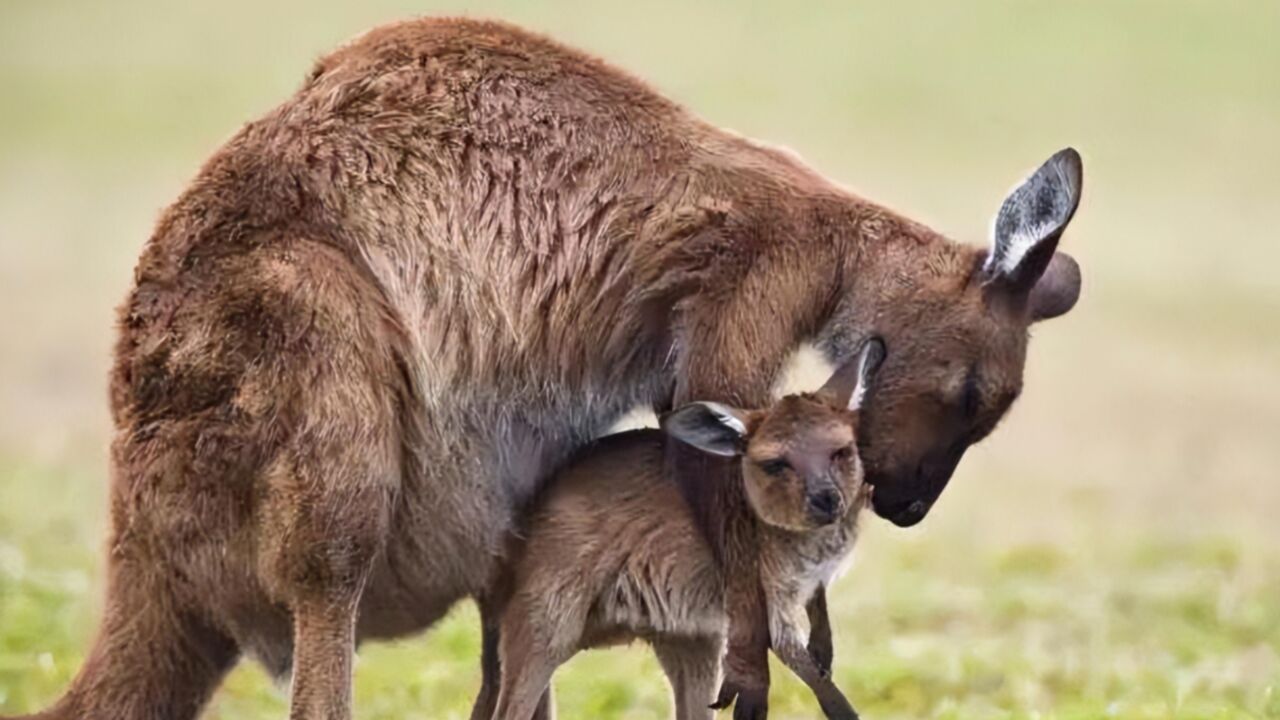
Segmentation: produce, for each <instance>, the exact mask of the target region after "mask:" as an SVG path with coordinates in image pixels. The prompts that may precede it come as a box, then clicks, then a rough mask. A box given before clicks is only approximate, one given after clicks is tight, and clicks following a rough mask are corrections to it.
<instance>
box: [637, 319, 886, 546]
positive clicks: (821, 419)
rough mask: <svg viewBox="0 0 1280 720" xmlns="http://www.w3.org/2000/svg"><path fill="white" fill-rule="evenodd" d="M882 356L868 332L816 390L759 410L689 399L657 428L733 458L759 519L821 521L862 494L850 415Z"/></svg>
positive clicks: (854, 419)
mask: <svg viewBox="0 0 1280 720" xmlns="http://www.w3.org/2000/svg"><path fill="white" fill-rule="evenodd" d="M884 356H885V347H884V343H883V342H881V341H880V340H879V339H878V338H871V339H869V340H867V341H866V342H864V343H863V345H862V348H861V349H860V350H859V352H858V353H857V355H856V356H855V357H854V358H853V359H852V360H850V361H849V362H847V363H846V364H845V365H844V366H843V367H841V368H839V369H838V370H836V371H835V373H834V374H833V375H832V376H831V378H830V379H829V380H828V381H827V383H826V384H825V385H823V387H822V389H821V390H819V391H817V392H816V393H806V394H803V395H788V396H786V397H784V398H782V399H781V400H778V401H777V402H775V403H774V404H773V405H771V406H770V407H768V408H765V409H760V410H742V409H739V408H733V407H729V406H727V405H722V404H720V403H713V402H695V403H690V404H688V405H685V406H684V407H681V408H679V409H677V410H676V411H674V412H672V413H671V414H670V415H667V416H666V417H665V418H663V422H662V427H663V429H664V430H665V431H666V432H667V433H668V434H670V435H671V436H673V437H675V438H677V439H679V440H681V441H683V442H685V443H688V444H689V445H692V446H694V447H696V448H698V449H700V450H703V451H705V452H708V453H712V454H714V455H721V456H726V457H740V458H741V462H742V479H743V482H744V483H745V486H746V494H747V500H748V502H750V504H751V508H752V510H753V511H754V512H755V513H756V515H757V516H758V517H759V518H760V519H761V520H762V521H764V522H766V523H768V524H770V525H774V526H777V527H782V528H786V529H789V530H795V531H804V530H811V529H814V528H818V527H822V526H824V525H829V524H831V523H833V522H836V521H837V520H839V519H840V518H843V517H844V516H845V515H846V514H847V513H848V512H849V511H850V510H854V509H856V508H857V505H858V503H859V502H860V500H861V498H860V495H861V494H862V493H863V492H864V487H863V471H862V462H861V460H860V459H859V457H858V450H857V436H858V418H859V415H860V411H861V410H862V404H863V402H864V401H865V399H866V397H867V391H868V389H869V387H870V385H871V382H872V377H873V376H874V375H875V373H876V371H877V369H878V368H879V366H880V365H881V363H882V361H883V359H884Z"/></svg>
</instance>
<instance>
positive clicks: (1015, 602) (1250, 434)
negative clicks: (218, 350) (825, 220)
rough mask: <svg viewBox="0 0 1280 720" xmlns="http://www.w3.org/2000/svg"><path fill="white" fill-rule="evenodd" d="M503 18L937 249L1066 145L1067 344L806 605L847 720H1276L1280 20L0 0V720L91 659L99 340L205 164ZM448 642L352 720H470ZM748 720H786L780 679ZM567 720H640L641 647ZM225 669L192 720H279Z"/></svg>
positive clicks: (415, 659) (658, 686)
mask: <svg viewBox="0 0 1280 720" xmlns="http://www.w3.org/2000/svg"><path fill="white" fill-rule="evenodd" d="M444 12H449V13H465V14H471V15H490V16H497V17H502V18H507V19H510V20H513V21H516V22H519V23H521V24H524V25H527V26H530V27H533V28H537V29H541V30H544V31H547V32H549V33H551V34H553V35H554V36H556V37H558V38H560V39H562V40H564V41H566V42H569V43H571V44H574V45H578V46H581V47H583V48H586V49H588V50H590V51H593V52H595V53H596V54H599V55H601V56H604V57H606V58H608V59H610V60H612V61H613V62H614V63H616V64H618V65H621V66H622V67H625V68H628V69H630V70H632V71H634V72H635V73H637V74H639V75H641V76H642V77H645V78H647V79H649V80H650V81H652V83H653V84H654V86H656V87H657V88H658V89H660V90H661V91H663V92H665V93H667V94H669V95H671V96H673V97H674V98H676V99H678V100H680V101H682V102H684V103H686V104H687V105H688V106H689V107H691V108H692V109H694V110H695V111H696V112H697V113H699V114H701V115H703V116H705V117H707V118H708V119H710V120H711V121H713V122H716V123H718V124H721V125H723V126H726V127H730V128H733V129H735V130H738V131H740V132H743V133H746V134H749V135H752V136H755V137H758V138H761V139H765V140H768V141H770V142H775V143H780V144H784V145H788V146H790V147H792V148H794V149H796V150H797V151H798V152H800V153H801V154H802V155H804V156H805V157H806V158H807V159H808V160H809V162H811V163H812V164H813V165H814V166H816V167H817V168H818V169H820V170H821V171H823V172H825V173H827V174H829V175H830V176H832V177H833V178H835V179H837V180H839V181H841V182H843V183H846V184H848V185H850V186H851V187H853V188H855V189H857V190H858V191H859V192H860V193H862V194H864V195H866V196H869V197H871V198H874V199H877V200H880V201H882V202H884V203H886V204H888V205H890V206H892V207H895V208H897V209H899V210H902V211H904V212H906V213H907V214H910V215H912V216H914V217H916V218H918V219H920V220H923V221H925V222H928V223H930V224H932V225H934V226H935V227H937V228H939V229H941V230H943V231H945V232H947V233H949V234H950V235H951V236H953V237H955V238H957V239H960V240H964V241H967V242H974V243H981V242H985V240H986V229H987V225H988V223H989V220H990V217H991V216H992V214H993V213H994V211H995V209H996V207H997V206H998V204H999V202H1000V200H1001V199H1002V197H1003V195H1004V192H1005V191H1006V190H1007V189H1008V188H1009V187H1010V186H1011V184H1012V183H1013V182H1015V181H1016V180H1017V179H1019V178H1020V177H1021V176H1022V175H1023V174H1024V173H1025V172H1027V171H1029V170H1030V169H1031V168H1032V167H1034V166H1035V165H1037V164H1038V163H1039V162H1040V161H1041V160H1043V159H1044V158H1045V157H1047V156H1048V155H1049V154H1050V153H1051V152H1053V151H1055V150H1057V149H1058V148H1060V147H1062V146H1065V145H1068V144H1070V145H1074V146H1076V147H1078V148H1079V149H1080V150H1081V151H1082V153H1083V154H1084V157H1085V165H1086V183H1085V199H1084V203H1083V205H1082V208H1081V210H1080V212H1079V213H1078V215H1077V216H1076V221H1075V222H1074V223H1073V225H1072V227H1071V230H1070V231H1069V232H1068V234H1067V237H1066V238H1065V240H1064V244H1063V248H1064V249H1066V250H1068V251H1069V252H1071V253H1073V254H1074V255H1075V256H1076V257H1077V258H1078V259H1079V260H1080V263H1081V265H1082V266H1083V268H1084V274H1085V290H1084V295H1083V298H1082V300H1081V302H1080V304H1079V306H1078V307H1077V308H1076V310H1075V311H1073V312H1072V313H1071V314H1070V315H1068V316H1066V317H1065V318H1063V319H1061V320H1056V321H1053V322H1051V323H1046V324H1045V325H1044V326H1043V327H1036V328H1035V334H1036V339H1035V341H1034V342H1033V344H1032V349H1031V358H1030V364H1029V367H1028V370H1027V391H1026V393H1025V394H1024V396H1023V399H1022V400H1021V401H1020V402H1019V404H1018V406H1017V407H1016V409H1015V410H1014V412H1013V413H1012V416H1011V417H1010V418H1009V420H1008V421H1007V422H1006V424H1005V425H1004V426H1003V427H1002V428H1001V429H1000V430H999V431H998V432H997V433H996V434H995V436H993V437H992V438H991V439H990V440H988V441H987V442H985V443H984V444H983V445H981V446H979V447H978V448H976V449H975V450H974V451H973V452H971V454H970V456H969V458H968V459H967V460H966V461H965V462H964V464H963V465H962V466H961V468H960V472H959V474H958V475H957V477H956V478H955V480H954V481H953V482H952V485H951V488H950V489H949V490H948V491H947V493H946V494H945V495H944V496H943V500H942V502H941V503H940V505H939V506H938V507H937V508H936V510H935V511H934V512H933V513H932V514H931V516H930V519H929V521H928V522H926V523H924V525H923V526H922V527H919V528H916V529H912V530H909V531H900V530H896V529H894V528H891V527H889V526H888V525H887V524H885V523H882V522H878V521H873V522H868V523H867V524H868V526H869V532H868V534H867V537H866V540H865V541H864V542H863V543H862V544H861V545H860V547H859V549H858V561H857V563H856V564H855V567H854V569H853V570H852V571H851V572H850V573H849V574H848V575H847V576H845V578H844V579H843V580H841V581H840V582H839V583H838V585H837V586H836V587H835V589H834V592H833V602H834V612H835V614H836V616H837V617H836V619H835V621H836V627H837V632H838V636H837V671H836V675H837V678H838V680H839V681H840V683H841V684H842V685H843V686H844V687H845V688H846V689H847V690H848V691H849V692H850V695H851V697H852V698H853V700H854V702H855V704H856V705H857V706H858V707H859V708H860V709H861V710H862V711H863V713H864V714H865V716H867V717H869V718H922V717H937V718H1094V717H1103V716H1107V717H1120V718H1166V717H1179V718H1257V717H1264V718H1280V543H1278V542H1277V540H1278V539H1280V522H1278V521H1277V519H1276V517H1277V515H1280V472H1278V470H1277V468H1280V279H1278V278H1280V273H1278V272H1277V269H1276V263H1280V220H1278V216H1280V204H1278V203H1277V197H1278V196H1280V41H1278V40H1277V38H1280V3H1276V2H1270V1H1266V2H1264V1H1262V0H1259V1H1257V2H1243V1H1241V2H1235V1H1226V2H1207V1H1202V2H1197V1H1192V0H1183V1H1180V2H1103V1H1093V2H1057V3H1048V2H996V1H994V0H984V1H983V2H966V3H946V4H943V3H934V2H923V1H922V0H911V1H908V2H896V3H865V2H858V3H850V2H845V3H829V4H824V3H784V2H777V3H737V2H735V3H730V2H722V3H698V4H694V3H686V2H676V1H674V0H660V1H658V2H645V3H618V4H608V5H606V4H603V3H591V2H572V1H570V0H556V1H554V2H517V1H515V0H512V1H511V2H506V3H475V4H464V3H452V4H448V5H445V4H432V3H428V2H422V3H408V2H389V1H378V2H361V3H354V2H353V3H336V2H334V3H316V2H301V1H300V0H298V1H291V2H262V1H259V2H245V1H243V0H223V1H221V2H216V3H173V2H164V1H161V0H131V1H129V2H111V3H101V2H88V1H87V0H82V1H81V2H65V1H63V0H0V334H2V336H3V339H0V712H3V713H6V714H12V713H14V712H21V711H24V710H31V709H34V708H38V707H40V706H42V705H44V704H45V703H47V702H49V701H50V700H51V699H52V698H53V697H55V696H56V694H57V693H58V692H59V691H60V689H61V688H62V687H63V686H64V685H65V683H66V682H67V680H68V678H69V677H70V675H71V674H72V673H73V672H74V671H75V669H76V667H77V665H78V663H79V661H80V659H81V657H82V653H83V651H84V650H85V648H86V644H87V642H88V635H89V634H90V633H91V632H92V628H93V623H94V618H95V614H96V606H97V602H98V598H99V591H100V578H101V560H100V557H99V555H100V548H101V541H102V538H103V533H104V521H105V513H104V506H103V500H104V497H105V487H106V481H107V478H106V467H107V465H106V444H107V442H108V439H109V432H110V428H109V422H108V417H107V403H106V398H105V394H106V393H105V387H106V382H105V379H106V370H107V367H108V362H109V353H110V345H111V342H112V337H113V331H112V323H113V319H114V307H115V305H116V303H118V302H119V301H120V300H121V299H122V298H123V296H124V293H125V291H126V288H127V286H128V284H129V281H130V273H131V269H132V267H133V263H134V261H135V259H136V257H137V254H138V251H139V249H140V248H141V246H142V243H143V242H144V241H145V240H146V238H147V236H148V234H149V232H150V229H151V225H152V223H153V222H154V220H155V218H156V216H157V214H158V213H159V211H160V210H161V208H163V207H164V206H165V204H166V203H168V202H170V201H172V200H173V199H174V198H175V197H176V196H177V194H178V192H179V191H180V190H181V188H182V187H183V184H184V183H185V182H186V181H187V180H188V179H189V178H190V177H191V176H192V175H193V174H194V172H195V171H196V169H197V167H198V166H199V164H200V162H201V160H202V159H203V158H204V157H205V156H207V155H208V154H209V153H210V152H211V151H213V150H214V149H215V148H216V147H217V146H218V145H219V143H220V142H221V141H222V140H223V139H225V138H226V137H228V136H229V135H230V134H231V133H232V132H234V131H235V130H236V129H237V128H238V127H239V125H240V124H241V123H243V122H245V121H246V120H249V119H250V118H253V117H255V116H257V115H259V114H261V113H262V112H264V111H265V110H267V109H268V108H270V107H272V106H273V105H274V104H276V103H278V102H280V101H281V100H283V99H284V98H285V97H287V96H288V95H289V94H290V93H291V92H292V90H293V89H294V88H295V87H297V86H298V85H299V83H300V82H301V79H302V77H303V76H304V75H305V73H306V72H307V70H308V68H309V66H310V63H311V62H312V60H313V59H315V58H316V57H317V56H318V55H319V54H321V53H323V52H325V51H326V50H328V49H330V48H332V47H334V46H335V45H336V44H338V43H340V42H342V41H343V40H345V39H347V38H349V37H351V36H353V35H355V34H357V33H359V32H361V31H362V30H364V29H367V28H369V27H371V26H373V25H375V24H378V23H382V22H386V21H390V20H394V19H398V18H404V17H409V16H412V15H417V14H434V13H444ZM475 625H476V622H475V616H474V612H473V611H472V610H471V609H470V608H460V609H459V610H458V611H457V612H456V613H455V614H454V615H452V616H451V617H450V618H449V619H448V620H447V621H446V622H444V623H442V624H441V625H439V626H437V627H436V628H435V629H434V630H432V631H431V632H430V633H428V634H427V635H425V636H424V637H419V638H411V639H408V640H406V641H403V642H400V643H397V644H382V645H370V646H366V647H365V648H363V649H362V650H361V653H360V657H359V662H358V668H357V703H358V714H359V716H360V717H364V718H462V717H466V713H467V709H468V706H469V701H470V699H471V696H472V693H473V692H474V690H475V688H476V685H477V682H478V677H477V655H478V648H479V644H478V638H477V632H476V629H475ZM774 677H775V690H774V695H773V708H774V717H777V718H803V717H814V716H815V714H816V713H817V708H816V705H815V703H814V702H813V701H812V699H811V698H810V697H809V696H808V694H807V693H806V692H805V691H804V689H803V688H802V686H800V684H799V683H797V682H796V681H795V680H794V679H793V678H791V677H790V676H789V675H788V673H786V672H785V671H784V670H783V669H782V668H781V667H780V666H775V673H774ZM556 687H557V691H558V700H559V703H560V706H561V709H562V716H563V717H568V718H576V717H619V718H656V717H664V716H666V714H667V712H668V710H667V696H666V689H665V686H664V684H663V681H662V679H661V675H660V673H659V672H658V669H657V666H656V664H655V663H654V662H653V661H652V659H651V658H650V657H649V655H648V653H647V652H646V651H645V650H644V649H643V648H632V649H629V650H612V651H607V652H594V653H591V654H589V655H585V656H580V657H579V658H578V659H577V660H575V661H574V662H573V663H571V664H570V665H569V666H567V667H566V668H565V669H564V670H563V671H562V672H561V673H560V674H559V675H558V676H557V686H556ZM286 706H287V699H286V691H285V690H283V689H281V688H276V687H274V686H272V685H271V684H270V683H269V682H268V681H267V680H266V679H265V678H264V677H263V675H262V674H261V672H260V671H259V670H258V669H257V668H256V667H253V666H250V665H247V664H246V665H244V666H242V667H241V668H240V669H238V670H237V671H236V672H235V674H234V675H233V676H232V677H231V678H230V679H229V681H228V682H227V684H226V686H225V687H224V689H223V690H222V691H221V692H220V693H219V694H218V696H217V698H216V701H215V703H214V704H213V706H212V708H211V709H210V711H209V713H208V716H209V717H213V718H281V717H284V716H285V715H286Z"/></svg>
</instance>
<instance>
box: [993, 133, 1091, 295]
mask: <svg viewBox="0 0 1280 720" xmlns="http://www.w3.org/2000/svg"><path fill="white" fill-rule="evenodd" d="M1083 173H1084V168H1083V165H1082V163H1081V160H1080V154H1079V153H1077V152H1076V151H1075V150H1073V149H1071V148H1067V149H1065V150H1060V151H1058V152H1057V153H1056V154H1054V156H1053V157H1051V158H1049V159H1048V161H1046V162H1045V164H1044V165H1041V166H1040V168H1039V169H1038V170H1036V171H1035V172H1034V173H1032V174H1031V177H1029V178H1027V179H1026V180H1025V181H1023V183H1022V184H1021V185H1019V186H1018V187H1016V188H1014V190H1013V192H1011V193H1009V197H1007V198H1005V201H1004V204H1003V205H1001V206H1000V212H999V213H997V214H996V219H995V224H994V227H993V230H992V248H991V253H990V254H989V255H988V256H987V261H986V264H985V265H984V266H983V272H984V273H985V275H986V279H987V282H988V283H989V284H991V285H992V286H994V287H999V288H1001V289H1004V290H1006V291H1011V292H1015V293H1030V292H1031V289H1032V288H1033V287H1034V286H1035V285H1036V283H1037V281H1039V280H1040V278H1041V276H1042V275H1044V274H1045V270H1046V268H1048V267H1049V264H1050V262H1051V261H1052V259H1053V258H1054V250H1056V249H1057V247H1058V239H1059V238H1060V237H1062V231H1063V230H1065V229H1066V227H1067V223H1069V222H1071V217H1072V215H1074V214H1075V212H1076V207H1078V206H1079V205H1080V188H1081V183H1082V181H1083V179H1084V175H1083ZM1068 260H1069V259H1068ZM1076 286H1077V289H1078V287H1079V283H1076ZM1068 309H1070V305H1068ZM1062 312H1065V310H1063V311H1062ZM1058 314H1061V313H1058Z"/></svg>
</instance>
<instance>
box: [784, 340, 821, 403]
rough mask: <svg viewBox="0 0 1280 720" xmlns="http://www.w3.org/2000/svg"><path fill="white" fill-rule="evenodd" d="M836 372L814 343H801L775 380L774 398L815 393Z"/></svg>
mask: <svg viewBox="0 0 1280 720" xmlns="http://www.w3.org/2000/svg"><path fill="white" fill-rule="evenodd" d="M835 370H836V369H835V366H834V365H832V364H831V363H830V362H828V361H827V357H826V355H824V354H823V353H822V351H821V350H819V349H818V348H817V347H816V346H815V345H814V344H813V343H809V342H805V343H801V344H800V346H799V347H797V348H796V349H795V351H794V352H792V353H791V355H789V356H788V357H787V361H786V363H784V364H783V366H782V372H780V373H778V377H777V379H775V380H774V383H773V397H774V399H777V398H781V397H782V396H784V395H791V394H793V393H802V392H813V391H814V390H817V389H818V388H820V387H822V384H823V383H824V382H826V381H827V378H829V377H831V375H832V373H834V372H835Z"/></svg>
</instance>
